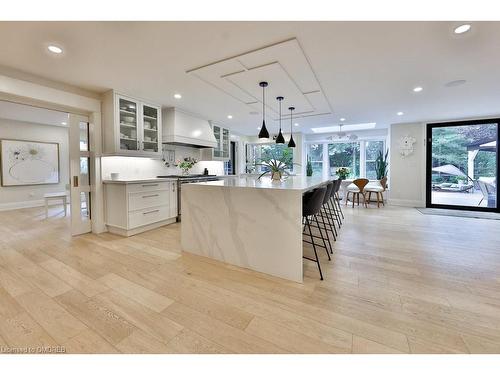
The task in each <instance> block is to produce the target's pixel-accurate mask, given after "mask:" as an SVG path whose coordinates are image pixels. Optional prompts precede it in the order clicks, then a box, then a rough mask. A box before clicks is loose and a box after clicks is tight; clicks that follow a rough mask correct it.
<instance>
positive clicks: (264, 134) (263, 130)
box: [259, 82, 269, 138]
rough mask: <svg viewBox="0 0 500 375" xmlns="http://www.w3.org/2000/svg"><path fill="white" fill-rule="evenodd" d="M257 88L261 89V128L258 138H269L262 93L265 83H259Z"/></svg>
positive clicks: (264, 99) (264, 98)
mask: <svg viewBox="0 0 500 375" xmlns="http://www.w3.org/2000/svg"><path fill="white" fill-rule="evenodd" d="M259 86H260V87H262V127H261V128H260V132H259V138H269V132H268V131H267V129H266V95H265V92H264V90H265V88H266V87H267V82H261V83H259Z"/></svg>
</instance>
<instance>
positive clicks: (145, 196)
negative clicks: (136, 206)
mask: <svg viewBox="0 0 500 375" xmlns="http://www.w3.org/2000/svg"><path fill="white" fill-rule="evenodd" d="M159 195H160V194H151V195H143V196H142V197H143V198H153V197H158V196H159Z"/></svg>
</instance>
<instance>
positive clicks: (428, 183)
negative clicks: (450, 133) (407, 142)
mask: <svg viewBox="0 0 500 375" xmlns="http://www.w3.org/2000/svg"><path fill="white" fill-rule="evenodd" d="M481 124H497V155H496V156H497V157H496V163H497V182H496V184H497V196H496V202H497V207H496V208H489V207H473V206H460V205H448V204H435V203H432V129H434V128H444V127H456V126H465V125H481ZM426 139H427V142H426V143H427V147H426V148H427V150H426V162H425V166H426V168H425V175H426V178H425V206H426V207H427V208H444V209H450V210H463V211H483V212H500V206H499V198H500V189H498V176H499V175H500V152H498V151H499V150H498V147H499V140H500V118H482V119H478V120H464V121H449V122H434V123H428V124H427V129H426Z"/></svg>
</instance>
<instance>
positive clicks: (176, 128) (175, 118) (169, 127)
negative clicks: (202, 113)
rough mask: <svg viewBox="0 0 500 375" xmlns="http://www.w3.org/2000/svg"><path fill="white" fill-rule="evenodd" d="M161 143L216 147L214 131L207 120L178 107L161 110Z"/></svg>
mask: <svg viewBox="0 0 500 375" xmlns="http://www.w3.org/2000/svg"><path fill="white" fill-rule="evenodd" d="M162 117H163V123H162V127H163V129H162V130H163V131H162V143H163V144H171V145H181V146H188V147H195V148H206V147H217V145H218V143H217V140H216V139H215V136H214V132H213V130H212V128H211V126H210V122H209V121H208V120H205V119H202V118H200V117H198V116H196V115H194V114H191V113H188V112H184V111H181V110H180V109H179V108H164V109H163V111H162Z"/></svg>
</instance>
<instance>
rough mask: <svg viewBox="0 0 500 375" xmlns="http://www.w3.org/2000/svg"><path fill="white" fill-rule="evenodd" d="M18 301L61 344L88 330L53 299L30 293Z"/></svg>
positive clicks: (21, 296)
mask: <svg viewBox="0 0 500 375" xmlns="http://www.w3.org/2000/svg"><path fill="white" fill-rule="evenodd" d="M16 300H17V301H18V302H19V304H20V305H22V306H23V307H24V309H25V310H26V311H27V312H28V313H29V314H30V315H31V316H32V317H33V319H35V320H36V322H37V323H38V324H40V326H42V327H43V328H44V329H45V330H46V331H47V332H48V333H49V334H50V336H51V337H53V338H54V339H55V340H56V341H57V342H58V343H59V344H62V343H63V342H66V341H67V340H69V339H70V338H71V337H73V336H76V335H77V334H78V333H80V332H81V331H83V330H85V329H86V328H87V327H86V326H85V325H84V324H83V323H82V322H80V321H79V320H78V319H76V318H75V317H74V316H73V315H71V314H70V313H68V312H67V311H66V310H65V309H64V308H63V307H61V306H60V305H59V304H58V303H56V302H55V301H54V300H53V299H52V298H50V297H48V296H45V295H43V294H40V293H35V292H29V293H26V294H22V295H20V296H18V297H16Z"/></svg>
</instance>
